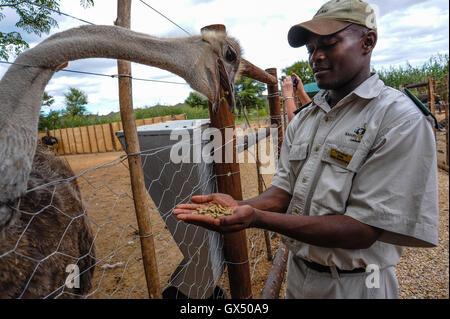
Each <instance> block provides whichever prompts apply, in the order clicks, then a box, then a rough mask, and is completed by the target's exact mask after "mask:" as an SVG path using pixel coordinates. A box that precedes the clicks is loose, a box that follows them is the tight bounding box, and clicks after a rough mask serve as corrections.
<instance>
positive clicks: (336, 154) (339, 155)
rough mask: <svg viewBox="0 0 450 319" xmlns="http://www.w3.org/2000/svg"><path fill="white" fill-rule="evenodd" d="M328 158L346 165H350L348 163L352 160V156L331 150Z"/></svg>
mask: <svg viewBox="0 0 450 319" xmlns="http://www.w3.org/2000/svg"><path fill="white" fill-rule="evenodd" d="M330 157H332V158H334V159H337V160H338V161H342V162H344V163H346V164H348V163H350V161H351V160H352V155H350V154H345V153H342V152H341V151H338V150H336V149H331V151H330Z"/></svg>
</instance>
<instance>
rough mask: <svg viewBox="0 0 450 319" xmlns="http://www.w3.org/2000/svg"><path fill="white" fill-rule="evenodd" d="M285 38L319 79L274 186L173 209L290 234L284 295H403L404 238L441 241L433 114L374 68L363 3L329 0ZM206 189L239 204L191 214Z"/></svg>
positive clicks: (204, 220) (371, 32) (208, 221)
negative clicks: (224, 213)
mask: <svg viewBox="0 0 450 319" xmlns="http://www.w3.org/2000/svg"><path fill="white" fill-rule="evenodd" d="M288 40H289V43H290V44H291V46H294V47H299V46H303V45H306V48H307V49H308V53H309V63H310V65H311V68H312V70H313V72H314V76H315V79H316V81H317V84H318V86H319V88H321V89H322V90H321V91H320V92H319V93H318V94H317V95H316V96H315V97H314V99H313V101H312V103H310V104H309V105H307V106H305V107H303V108H302V109H300V110H299V112H298V114H297V115H296V116H295V118H294V119H293V120H292V121H291V123H290V124H289V126H288V128H287V131H286V134H285V138H284V143H283V147H282V149H281V154H280V161H279V165H278V168H277V171H276V174H275V176H274V179H273V181H272V187H271V188H269V189H268V190H267V191H266V192H264V193H263V194H261V195H260V196H258V197H256V198H253V199H250V200H247V201H241V202H236V201H234V200H233V199H232V198H231V197H230V196H227V195H223V194H213V195H207V196H199V197H194V198H192V201H193V202H194V204H186V205H180V206H179V207H177V209H175V210H174V214H176V215H177V217H178V218H179V219H180V220H184V221H186V222H189V223H193V224H197V225H202V226H205V227H208V228H210V229H214V230H217V231H220V232H229V231H237V230H241V229H245V228H247V227H258V228H264V229H268V230H272V231H275V232H278V233H280V234H282V235H284V237H283V241H284V243H285V244H286V245H287V247H288V248H289V251H290V253H289V261H288V273H287V285H286V297H287V298H396V297H397V296H398V284H397V279H396V276H395V272H394V266H395V265H396V264H397V262H398V260H399V259H400V256H401V254H402V246H415V247H433V246H436V245H437V243H438V230H437V229H438V227H437V225H438V195H437V194H438V193H437V167H436V148H435V142H434V136H433V131H432V126H431V123H430V122H429V121H428V120H427V118H426V117H425V116H424V115H423V114H422V113H421V112H420V110H419V109H418V108H417V107H416V105H415V104H414V103H413V102H412V101H411V100H410V99H408V98H407V97H406V96H405V95H404V94H402V93H401V92H399V91H397V90H394V89H392V88H390V87H387V86H385V85H384V84H383V82H382V81H381V80H379V78H378V76H377V75H376V74H371V73H370V58H371V54H372V51H373V49H374V47H375V45H376V42H377V32H376V23H375V18H374V14H373V10H372V9H371V8H370V7H369V6H368V5H367V4H366V3H364V2H362V1H357V0H340V1H339V0H333V1H330V2H327V3H326V4H325V5H323V6H322V8H320V10H319V11H318V13H317V14H316V15H315V16H314V18H313V19H312V20H310V21H307V22H304V23H301V24H298V25H295V26H293V27H292V28H291V30H290V31H289V35H288ZM210 201H214V202H216V203H221V204H222V205H226V206H229V207H233V210H234V214H233V215H232V216H228V217H221V218H219V219H213V218H210V217H205V216H202V215H192V214H191V213H192V211H193V210H194V209H196V208H197V207H199V206H201V205H203V204H205V203H208V202H210ZM366 270H370V272H368V273H366Z"/></svg>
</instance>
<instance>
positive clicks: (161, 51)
mask: <svg viewBox="0 0 450 319" xmlns="http://www.w3.org/2000/svg"><path fill="white" fill-rule="evenodd" d="M240 55H241V50H240V47H239V44H238V43H237V41H236V40H234V39H233V38H230V37H228V36H227V35H226V33H225V32H213V31H205V32H202V35H198V36H191V37H187V38H171V39H163V38H156V37H152V36H149V35H146V34H142V33H137V32H133V31H130V30H128V29H125V28H121V27H117V26H83V27H79V28H75V29H70V30H67V31H64V32H61V33H58V34H55V35H53V36H51V37H49V38H48V39H46V40H45V41H43V42H41V43H40V44H39V45H37V46H36V47H34V48H32V49H30V50H27V51H25V52H24V53H22V54H21V55H20V56H19V57H18V58H17V59H16V61H15V63H16V64H15V65H12V66H11V67H10V68H9V70H8V71H7V72H6V74H5V75H4V76H3V78H2V80H1V81H0V110H1V113H0V114H2V115H1V116H0V176H1V178H0V189H1V192H0V235H1V236H2V237H3V239H0V240H1V241H0V286H1V290H0V298H11V297H30V298H41V297H53V296H59V295H61V292H60V291H59V290H62V292H69V294H67V296H68V297H70V296H73V295H72V294H70V292H72V291H71V290H70V289H67V288H66V289H65V288H64V283H65V279H66V278H67V276H68V273H66V267H67V266H68V265H69V264H76V265H77V266H79V268H80V274H81V277H80V278H81V279H80V281H81V282H80V289H81V290H80V291H79V292H75V293H80V294H84V293H86V292H87V291H89V289H90V279H91V277H92V273H93V264H94V250H93V239H92V235H91V232H90V228H89V224H88V221H87V218H86V214H85V213H84V210H83V205H82V201H81V195H80V191H79V188H78V185H77V183H76V181H75V180H72V181H70V182H64V183H59V184H57V185H56V186H55V185H53V186H48V187H38V188H37V190H33V188H36V187H37V186H40V185H46V184H47V183H48V182H50V181H55V180H64V179H68V178H70V177H72V176H73V172H72V170H71V169H70V167H69V166H68V164H67V163H66V162H65V161H64V160H62V159H58V158H56V157H55V156H54V155H53V154H51V153H49V152H45V151H44V150H42V149H40V147H38V149H37V150H36V144H37V125H38V119H39V111H40V106H41V103H40V102H41V99H42V95H43V93H44V89H45V86H46V85H47V83H48V81H49V80H50V79H51V77H52V76H53V74H54V73H55V72H56V70H57V69H58V67H59V66H61V65H63V64H65V63H66V62H67V61H72V60H78V59H84V58H95V57H98V58H100V57H102V58H111V59H122V60H129V61H133V62H137V63H141V64H146V65H150V66H156V67H159V68H162V69H165V70H168V71H170V72H172V73H175V74H177V75H179V76H181V77H183V78H184V79H185V80H186V81H187V82H188V83H189V84H190V85H191V87H192V88H193V89H195V90H197V91H199V92H200V93H202V94H204V95H205V96H206V97H207V98H208V99H209V101H210V102H211V103H212V105H213V110H216V109H217V107H218V105H219V96H220V94H219V93H220V90H221V89H224V90H226V91H228V92H229V93H230V94H228V95H227V99H229V104H230V105H234V100H233V96H234V94H233V89H234V80H235V78H236V76H237V75H238V73H239V66H240V62H241V58H240ZM36 66H37V67H36ZM27 189H29V190H31V191H27ZM58 289H59V290H58ZM58 293H59V295H58ZM64 296H66V294H65V295H64Z"/></svg>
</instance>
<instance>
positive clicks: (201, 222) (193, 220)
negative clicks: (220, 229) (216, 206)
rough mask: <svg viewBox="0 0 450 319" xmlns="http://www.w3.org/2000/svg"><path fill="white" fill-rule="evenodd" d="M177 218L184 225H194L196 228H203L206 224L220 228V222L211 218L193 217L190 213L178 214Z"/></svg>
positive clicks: (203, 216)
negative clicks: (184, 223)
mask: <svg viewBox="0 0 450 319" xmlns="http://www.w3.org/2000/svg"><path fill="white" fill-rule="evenodd" d="M177 218H178V219H179V220H182V221H184V222H186V223H190V224H195V225H198V226H205V224H206V226H207V225H208V224H209V225H214V226H220V221H219V220H218V219H215V218H213V217H211V216H205V215H194V214H191V213H180V214H178V215H177Z"/></svg>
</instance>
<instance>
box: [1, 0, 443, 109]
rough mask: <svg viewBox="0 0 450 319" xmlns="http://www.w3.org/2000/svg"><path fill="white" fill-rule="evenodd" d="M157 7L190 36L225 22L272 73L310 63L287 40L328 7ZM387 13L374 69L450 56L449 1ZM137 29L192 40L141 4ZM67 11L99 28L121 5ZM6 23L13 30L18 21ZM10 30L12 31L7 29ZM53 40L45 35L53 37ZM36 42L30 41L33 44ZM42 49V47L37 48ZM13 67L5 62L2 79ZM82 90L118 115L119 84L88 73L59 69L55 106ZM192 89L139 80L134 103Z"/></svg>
mask: <svg viewBox="0 0 450 319" xmlns="http://www.w3.org/2000/svg"><path fill="white" fill-rule="evenodd" d="M144 1H145V2H146V3H148V4H149V5H151V6H153V7H154V8H155V9H156V10H158V11H160V12H161V13H163V14H165V15H166V16H167V17H168V18H170V19H171V20H173V21H174V22H176V23H177V24H179V25H180V26H181V27H182V28H184V29H185V30H187V31H188V32H189V33H192V34H198V33H199V32H200V29H201V28H202V27H203V26H206V25H209V24H216V23H222V24H225V25H226V26H227V30H228V33H229V35H231V36H234V37H235V38H237V39H238V40H239V41H240V43H241V45H242V47H243V49H244V57H245V58H246V59H248V60H249V61H251V62H252V63H254V64H255V65H257V66H259V67H261V68H263V69H265V68H272V67H275V68H277V69H278V74H279V75H281V69H283V68H285V67H286V66H289V65H291V64H293V63H294V62H296V61H299V60H306V59H307V54H306V50H305V49H304V48H299V49H294V48H291V47H290V46H289V45H288V43H287V32H288V30H289V28H290V27H291V26H292V25H294V24H296V23H299V22H302V21H306V20H309V19H310V18H312V16H313V15H314V13H315V12H316V11H317V9H318V8H319V7H320V6H321V5H322V4H323V3H324V2H325V1H322V0H312V1H290V0H278V1H276V2H273V1H267V0H259V1H257V0H247V1H242V0H240V1H238V0H227V1H224V0H166V1H152V0H144ZM369 2H370V3H371V4H374V5H375V6H377V7H378V8H379V12H380V16H379V17H378V26H379V42H378V44H377V48H376V50H375V52H374V55H373V64H374V65H375V66H376V67H377V68H379V67H383V66H387V65H390V64H404V63H406V61H410V62H413V63H422V62H424V61H425V60H427V59H428V58H429V57H430V56H431V55H433V54H436V53H438V52H441V53H448V17H449V10H448V6H449V5H448V2H447V1H446V0H445V1H444V0H427V1H418V0H396V1H391V0H374V1H369ZM132 3H133V6H132V29H133V30H135V31H138V32H144V33H148V34H152V35H155V36H169V37H175V36H185V35H186V34H185V32H184V31H183V30H180V29H179V28H178V27H177V26H175V25H173V24H172V23H171V22H169V21H168V20H167V19H165V18H164V17H162V16H161V15H159V14H158V13H156V12H154V11H153V10H152V9H150V8H148V7H147V6H145V5H144V4H143V3H142V2H141V1H140V0H134V1H133V2H132ZM61 11H62V12H66V13H69V14H71V15H73V16H75V17H79V18H82V19H84V20H87V21H91V22H93V23H95V24H108V25H112V24H113V22H114V20H115V19H116V14H117V12H116V11H117V5H116V1H111V0H95V6H94V7H92V8H88V9H83V8H82V7H81V6H80V5H79V1H73V0H72V1H70V0H62V1H61ZM55 17H57V20H58V23H59V28H58V29H55V30H52V33H55V32H60V31H63V30H66V29H68V28H71V27H76V26H79V25H82V24H83V23H82V22H80V21H77V20H74V19H71V18H68V17H64V16H60V17H58V16H55ZM10 20H11V19H9V20H8V24H4V21H6V20H3V21H2V22H1V23H2V31H3V29H4V26H6V29H7V28H8V27H9V28H10V27H12V22H11V21H10ZM5 31H8V30H5ZM45 37H46V36H43V38H45ZM34 39H35V37H34V38H33V37H30V40H31V41H33V40H34ZM33 45H35V44H33ZM68 69H73V70H81V71H88V72H94V73H103V74H116V73H117V69H116V62H115V61H114V60H106V59H89V60H81V61H74V62H71V63H70V65H69V67H68ZM5 71H6V66H5V65H2V64H0V76H2V75H3V73H4V72H5ZM133 76H134V77H139V78H147V79H160V80H166V81H175V82H184V80H183V79H181V78H179V77H177V76H175V75H173V74H171V73H169V72H167V71H164V70H160V69H156V68H151V67H147V66H142V65H138V64H133ZM70 86H74V87H77V88H78V89H81V90H83V91H85V92H87V93H88V96H89V102H90V103H89V108H90V109H91V110H93V112H95V113H97V111H98V112H99V113H100V114H106V113H109V112H110V111H117V110H118V88H117V79H112V78H107V77H96V76H84V75H81V74H71V73H67V72H59V73H58V74H57V75H56V76H55V77H54V78H53V79H52V80H51V81H50V83H49V85H48V86H47V88H46V90H47V91H48V92H49V93H50V94H51V95H54V96H55V99H56V100H57V102H56V103H55V105H61V104H63V100H64V97H63V93H65V92H66V91H67V89H68V87H70ZM190 91H191V89H190V88H189V86H187V85H175V84H162V83H154V82H141V81H133V97H134V106H135V107H143V106H145V105H147V106H148V105H154V104H156V103H160V104H165V105H170V104H176V103H179V102H183V101H184V99H185V98H186V97H187V96H188V94H189V92H190Z"/></svg>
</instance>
